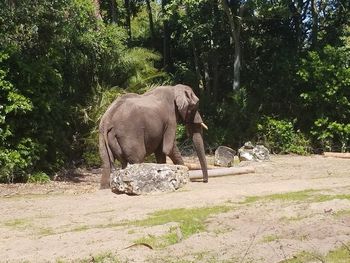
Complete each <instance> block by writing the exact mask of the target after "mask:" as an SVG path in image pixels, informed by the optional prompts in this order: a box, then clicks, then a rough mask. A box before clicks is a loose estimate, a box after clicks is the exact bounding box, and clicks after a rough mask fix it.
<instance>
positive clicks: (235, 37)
mask: <svg viewBox="0 0 350 263" xmlns="http://www.w3.org/2000/svg"><path fill="white" fill-rule="evenodd" d="M233 2H234V3H233V4H232V5H230V6H229V5H228V2H227V0H221V5H222V8H223V9H224V11H225V14H226V16H227V18H228V21H229V24H230V29H231V30H230V32H231V38H232V41H231V42H233V45H234V68H233V90H237V89H239V87H240V72H241V44H240V36H241V27H242V16H243V12H244V9H245V5H244V3H243V4H241V3H240V2H239V1H233ZM231 6H232V7H231Z"/></svg>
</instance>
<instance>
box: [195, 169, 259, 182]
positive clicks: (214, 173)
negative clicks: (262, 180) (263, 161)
mask: <svg viewBox="0 0 350 263" xmlns="http://www.w3.org/2000/svg"><path fill="white" fill-rule="evenodd" d="M189 173H190V179H191V180H195V179H202V178H203V174H202V171H200V170H194V171H189ZM248 173H255V168H254V167H229V168H218V169H213V170H208V176H209V177H221V176H227V175H238V174H248Z"/></svg>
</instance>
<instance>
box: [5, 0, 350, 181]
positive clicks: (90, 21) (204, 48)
mask: <svg viewBox="0 0 350 263" xmlns="http://www.w3.org/2000/svg"><path fill="white" fill-rule="evenodd" d="M349 63H350V2H349V1H348V0H330V1H320V0H276V1H260V0H245V1H244V0H241V1H238V0H229V1H228V0H162V1H160V0H157V1H152V0H60V1H49V0H40V1H39V0H22V1H16V0H4V1H0V180H1V181H5V182H11V181H18V180H26V179H28V177H29V179H30V177H31V176H32V177H34V176H38V177H39V178H43V177H45V173H47V174H53V173H54V172H55V171H58V170H59V169H61V168H63V167H67V166H70V165H74V166H76V165H98V164H99V159H98V153H97V148H96V144H97V140H96V134H97V125H98V121H99V117H100V116H101V114H102V113H103V112H104V110H105V109H106V107H107V106H108V104H109V103H110V102H111V101H112V100H113V99H114V98H115V97H117V96H118V95H120V94H122V93H124V92H140V93H142V92H144V91H145V90H147V89H148V88H150V87H152V86H154V85H159V84H174V83H184V84H188V85H190V86H191V87H192V88H193V89H194V90H195V92H196V93H197V95H198V96H199V97H200V99H201V112H202V115H203V117H204V119H205V121H206V122H207V124H208V126H209V127H210V128H211V129H210V130H209V131H208V133H207V134H206V141H207V143H208V146H212V147H215V146H217V145H220V144H225V145H228V146H232V147H237V146H240V145H241V144H242V143H243V142H244V141H246V140H252V141H260V142H263V143H265V144H266V145H267V146H269V147H270V149H271V150H272V151H274V152H286V153H288V152H294V153H300V154H305V153H307V152H310V151H316V152H319V151H322V150H335V151H346V150H349V143H350V123H349V120H350V68H349V66H350V65H349ZM179 132H180V134H179V136H178V138H179V139H180V140H181V139H183V138H184V136H182V135H183V134H182V133H184V131H183V129H181V128H180V129H179Z"/></svg>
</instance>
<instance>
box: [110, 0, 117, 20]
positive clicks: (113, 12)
mask: <svg viewBox="0 0 350 263" xmlns="http://www.w3.org/2000/svg"><path fill="white" fill-rule="evenodd" d="M109 3H110V12H111V18H112V23H114V24H116V23H117V3H116V0H110V2H109Z"/></svg>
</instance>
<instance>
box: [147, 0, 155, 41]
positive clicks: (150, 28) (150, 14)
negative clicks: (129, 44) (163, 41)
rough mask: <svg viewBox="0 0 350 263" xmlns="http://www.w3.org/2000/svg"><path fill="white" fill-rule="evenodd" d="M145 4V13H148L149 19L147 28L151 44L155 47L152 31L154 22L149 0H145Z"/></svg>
mask: <svg viewBox="0 0 350 263" xmlns="http://www.w3.org/2000/svg"><path fill="white" fill-rule="evenodd" d="M146 4H147V13H148V20H149V30H150V32H151V38H152V46H153V48H155V38H156V37H155V33H154V23H153V15H152V7H151V1H150V0H146Z"/></svg>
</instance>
